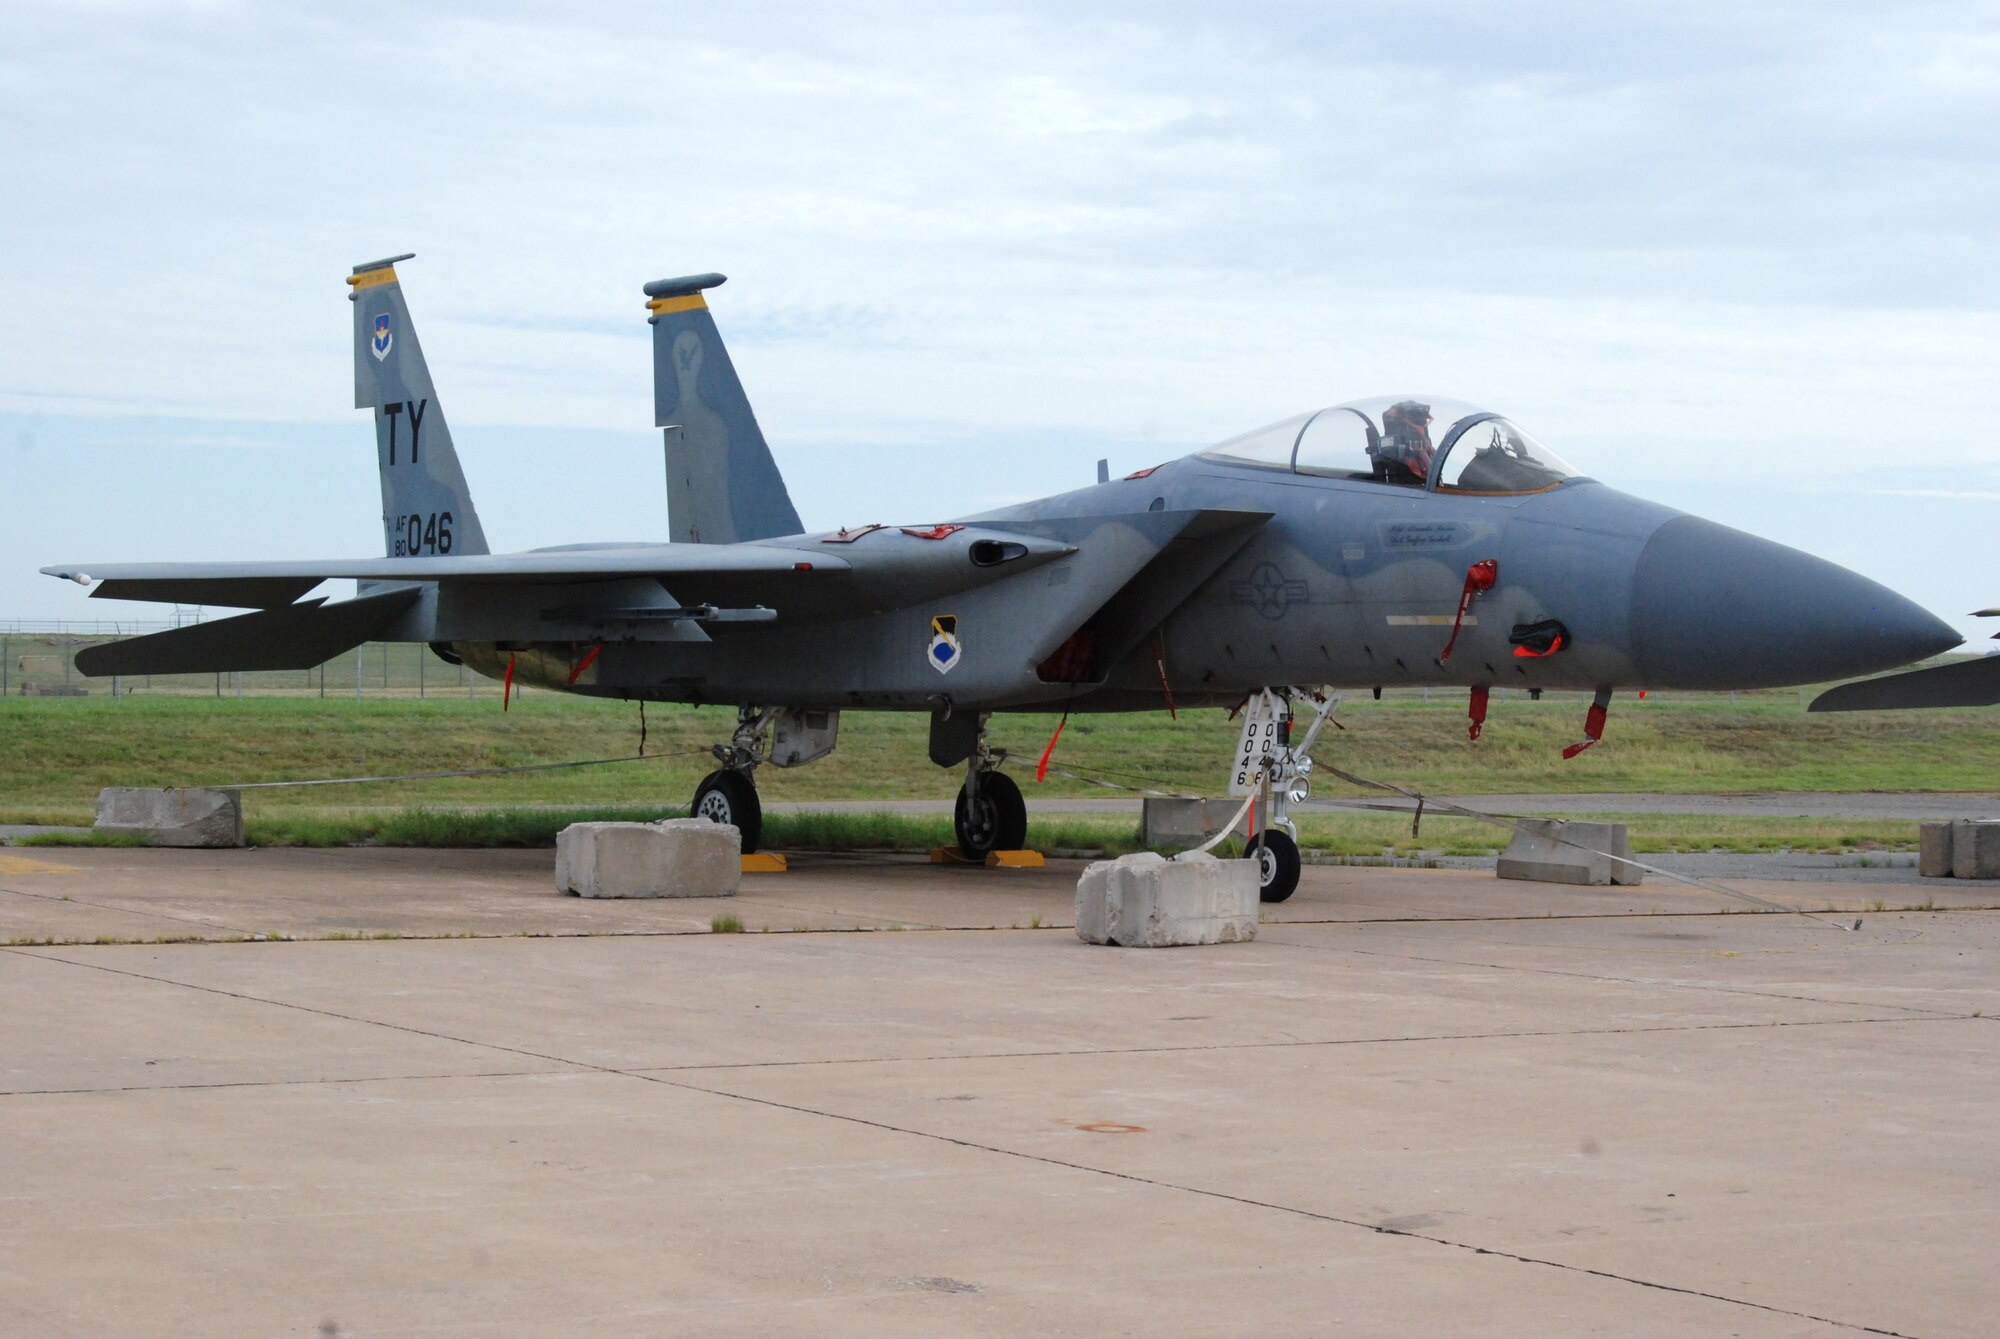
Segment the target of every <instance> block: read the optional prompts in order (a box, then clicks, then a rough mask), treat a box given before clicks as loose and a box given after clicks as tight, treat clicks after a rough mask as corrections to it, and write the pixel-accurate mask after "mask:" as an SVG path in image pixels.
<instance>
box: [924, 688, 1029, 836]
mask: <svg viewBox="0 0 2000 1339" xmlns="http://www.w3.org/2000/svg"><path fill="white" fill-rule="evenodd" d="M988 715H989V713H987V712H983V711H978V710H968V709H965V708H960V709H958V710H953V709H952V706H951V704H950V703H949V702H944V703H942V705H940V706H939V707H938V709H937V710H936V711H934V712H932V713H931V747H930V754H931V761H932V762H934V763H936V764H937V765H938V766H939V767H956V766H957V765H958V764H959V763H964V764H965V784H964V785H963V786H961V787H959V791H958V803H957V804H955V805H953V806H952V814H951V826H952V831H953V832H954V833H955V834H956V835H957V837H958V851H959V854H960V855H962V856H964V857H965V858H966V859H967V860H981V861H983V860H985V859H986V857H987V856H988V855H989V854H991V853H992V852H994V851H1018V850H1020V849H1021V847H1022V846H1023V845H1025V844H1026V843H1027V840H1028V806H1027V804H1026V803H1025V802H1024V801H1023V800H1022V799H1021V788H1020V787H1019V786H1017V785H1015V784H1014V779H1013V778H1012V777H1010V776H1008V775H1007V774H1006V773H1005V772H1003V771H1001V770H1000V764H1001V763H1003V762H1005V761H1007V754H1006V752H1005V751H1004V750H1001V749H996V748H994V747H993V746H992V745H991V744H988V743H987V742H986V721H987V717H988Z"/></svg>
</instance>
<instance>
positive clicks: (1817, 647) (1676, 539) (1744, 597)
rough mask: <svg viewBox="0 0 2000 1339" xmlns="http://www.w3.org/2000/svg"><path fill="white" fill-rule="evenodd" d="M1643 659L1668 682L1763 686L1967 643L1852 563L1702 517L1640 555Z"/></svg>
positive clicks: (1637, 612)
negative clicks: (1856, 570) (1852, 569)
mask: <svg viewBox="0 0 2000 1339" xmlns="http://www.w3.org/2000/svg"><path fill="white" fill-rule="evenodd" d="M1631 627H1632V632H1633V639H1634V642H1635V644H1636V655H1635V656H1634V661H1635V663H1636V664H1637V666H1638V668H1639V672H1640V673H1641V674H1642V675H1644V676H1645V677H1646V679H1647V681H1648V682H1649V683H1651V684H1655V685H1657V686H1659V687H1662V688H1667V687H1673V688H1754V687H1779V686H1782V685H1786V684H1796V683H1818V682H1822V681H1824V680H1827V679H1841V678H1848V677H1850V676H1853V675H1857V674H1869V673H1873V672H1874V671H1876V670H1885V669H1890V668H1893V667H1894V666H1897V665H1906V664H1908V663H1909V662H1910V661H1912V660H1921V659H1922V658H1923V657H1925V656H1930V655H1936V654H1937V653H1938V652H1940V651H1946V650H1949V649H1950V648H1952V647H1954V646H1956V645H1958V643H1959V641H1960V638H1959V636H1958V634H1957V633H1955V632H1953V631H1952V630H1951V629H1950V627H1948V626H1946V624H1945V623H1944V622H1943V621H1941V620H1939V619H1937V618H1934V617H1932V616H1931V615H1930V614H1929V613H1927V612H1925V611H1924V610H1923V609H1921V608H1919V607H1918V606H1917V605H1915V604H1912V603H1911V602H1910V601H1908V600H1906V599H1904V598H1903V597H1902V596H1900V595H1898V594H1896V593H1895V592H1894V591H1892V590H1890V589H1889V588H1888V587H1886V586H1882V585H1878V584H1877V583H1875V582H1873V581H1870V580H1869V579H1868V578H1866V577H1863V576H1857V575H1856V574H1854V573H1853V572H1850V571H1848V570H1847V569H1846V568H1844V567H1836V566H1835V565H1834V564H1832V563H1830V562H1826V561H1824V560H1823V559H1819V558H1815V557H1813V556H1812V555H1810V554H1806V553H1800V552H1799V551H1798V550H1797V549H1788V548H1786V547H1785V546H1784V545H1782V544H1773V543H1772V542H1771V541H1769V540H1766V539H1758V538H1757V537H1756V536H1755V535H1746V534H1744V533H1743V532H1742V531H1741V530H1732V529H1730V528H1729V527H1728V526H1726V525H1717V524H1715V523H1714V522H1713V521H1704V520H1702V519H1701V518H1700V517H1697V516H1677V517H1675V518H1674V519H1673V520H1670V521H1668V522H1667V523H1666V524H1664V525H1662V526H1661V527H1660V528H1659V529H1658V530H1656V531H1655V532H1654V533H1653V535H1652V537H1651V538H1650V539H1648V540H1647V541H1646V545H1645V547H1644V548H1643V549H1641V550H1640V552H1639V560H1638V563H1637V566H1636V568H1635V570H1634V573H1633V583H1632V623H1631Z"/></svg>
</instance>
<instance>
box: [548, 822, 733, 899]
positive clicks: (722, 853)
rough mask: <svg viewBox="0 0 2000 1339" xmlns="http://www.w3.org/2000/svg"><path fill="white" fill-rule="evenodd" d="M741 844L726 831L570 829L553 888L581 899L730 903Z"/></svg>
mask: <svg viewBox="0 0 2000 1339" xmlns="http://www.w3.org/2000/svg"><path fill="white" fill-rule="evenodd" d="M742 849H743V836H742V834H741V833H740V832H738V831H737V830H736V829H735V828H733V827H731V826H729V825H728V824H726V823H711V822H709V821H708V820H707V819H705V818H670V819H665V820H663V821H661V822H658V823H572V824H570V825H569V826H568V827H566V828H564V829H563V830H562V831H561V832H559V833H557V834H556V888H557V890H558V891H560V892H565V893H575V894H576V895H577V896H579V897H730V896H733V895H734V894H735V892H736V889H737V888H738V886H739V885H740V884H741V883H742V880H743V866H742V861H741V858H740V857H741V855H742Z"/></svg>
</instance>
